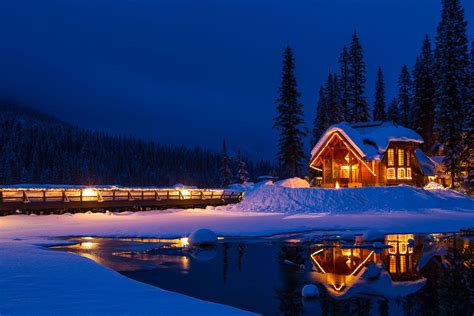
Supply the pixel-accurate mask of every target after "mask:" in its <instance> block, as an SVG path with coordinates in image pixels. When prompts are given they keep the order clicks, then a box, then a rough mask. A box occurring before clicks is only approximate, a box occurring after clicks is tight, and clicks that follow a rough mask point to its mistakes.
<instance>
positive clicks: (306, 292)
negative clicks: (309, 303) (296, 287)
mask: <svg viewBox="0 0 474 316" xmlns="http://www.w3.org/2000/svg"><path fill="white" fill-rule="evenodd" d="M301 296H303V297H304V298H315V297H318V296H319V289H318V287H317V286H316V285H314V284H307V285H305V286H304V287H303V289H302V290H301Z"/></svg>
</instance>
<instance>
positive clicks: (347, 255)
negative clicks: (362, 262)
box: [342, 249, 351, 257]
mask: <svg viewBox="0 0 474 316" xmlns="http://www.w3.org/2000/svg"><path fill="white" fill-rule="evenodd" d="M342 255H343V256H346V257H350V256H351V250H350V249H347V250H342Z"/></svg>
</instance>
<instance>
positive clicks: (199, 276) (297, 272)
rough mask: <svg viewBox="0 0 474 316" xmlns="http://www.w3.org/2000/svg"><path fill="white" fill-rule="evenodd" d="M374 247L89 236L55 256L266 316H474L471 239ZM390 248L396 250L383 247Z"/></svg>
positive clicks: (292, 239) (351, 241)
mask: <svg viewBox="0 0 474 316" xmlns="http://www.w3.org/2000/svg"><path fill="white" fill-rule="evenodd" d="M376 239H379V240H380V242H378V243H374V242H373V241H370V242H367V241H366V242H364V241H362V240H361V238H360V236H354V233H347V232H342V233H341V232H339V233H338V232H334V233H331V232H326V233H322V232H315V233H301V234H291V235H278V236H273V237H261V238H255V237H252V238H234V237H226V238H220V239H219V242H218V244H217V245H216V246H215V247H211V248H206V249H193V248H191V247H189V246H187V243H186V240H185V239H138V238H130V239H127V238H92V237H82V238H73V239H70V241H72V242H74V244H72V245H69V246H60V247H54V249H57V250H61V251H67V252H72V253H76V254H78V255H81V256H84V257H87V258H90V259H92V260H94V261H96V262H98V263H99V264H102V265H104V266H107V267H109V268H111V269H114V270H116V271H118V272H119V273H121V274H122V275H124V276H126V277H129V278H131V279H134V280H137V281H140V282H143V283H147V284H151V285H153V286H156V287H159V288H162V289H165V290H169V291H173V292H179V293H183V294H186V295H189V296H192V297H196V298H199V299H203V300H206V301H212V302H216V303H221V304H226V305H230V306H234V307H237V308H240V309H243V310H248V311H252V312H256V313H260V314H265V315H275V314H281V315H333V314H373V315H379V314H380V315H401V314H413V315H417V314H423V313H426V312H428V313H433V314H453V315H464V314H465V315H472V312H473V310H474V307H473V306H474V301H473V299H474V296H473V290H474V269H473V268H472V265H473V258H474V257H473V254H472V248H473V244H474V238H473V237H472V236H471V237H469V236H466V235H462V234H423V235H420V234H391V235H385V236H381V237H378V238H376ZM383 244H385V245H389V246H391V247H390V248H378V247H381V246H382V245H383ZM374 246H375V248H374ZM306 284H316V285H317V286H318V289H319V292H320V296H319V297H318V298H316V299H303V298H302V296H301V289H302V288H303V286H304V285H306Z"/></svg>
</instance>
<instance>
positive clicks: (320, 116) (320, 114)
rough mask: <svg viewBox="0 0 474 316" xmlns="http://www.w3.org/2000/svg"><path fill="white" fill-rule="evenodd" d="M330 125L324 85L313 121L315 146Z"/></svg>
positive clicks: (320, 90)
mask: <svg viewBox="0 0 474 316" xmlns="http://www.w3.org/2000/svg"><path fill="white" fill-rule="evenodd" d="M328 127H329V116H328V111H327V102H326V92H325V91H324V88H323V86H321V87H320V88H319V97H318V104H317V105H316V117H315V118H314V123H313V142H312V144H311V145H312V146H314V145H315V144H316V143H317V142H318V140H319V138H321V135H323V133H324V131H325V130H326V129H327V128H328Z"/></svg>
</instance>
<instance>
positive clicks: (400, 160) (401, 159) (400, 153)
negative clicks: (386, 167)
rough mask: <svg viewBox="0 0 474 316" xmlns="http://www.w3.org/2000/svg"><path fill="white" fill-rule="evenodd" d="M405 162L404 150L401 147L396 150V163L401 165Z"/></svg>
mask: <svg viewBox="0 0 474 316" xmlns="http://www.w3.org/2000/svg"><path fill="white" fill-rule="evenodd" d="M404 164H405V151H404V150H403V149H399V150H398V165H399V166H403V165H404Z"/></svg>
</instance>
